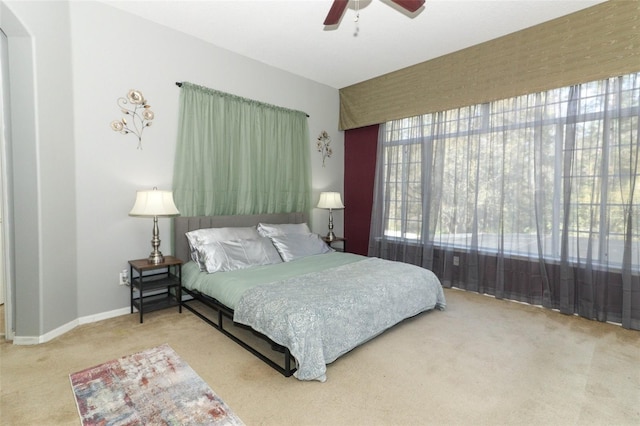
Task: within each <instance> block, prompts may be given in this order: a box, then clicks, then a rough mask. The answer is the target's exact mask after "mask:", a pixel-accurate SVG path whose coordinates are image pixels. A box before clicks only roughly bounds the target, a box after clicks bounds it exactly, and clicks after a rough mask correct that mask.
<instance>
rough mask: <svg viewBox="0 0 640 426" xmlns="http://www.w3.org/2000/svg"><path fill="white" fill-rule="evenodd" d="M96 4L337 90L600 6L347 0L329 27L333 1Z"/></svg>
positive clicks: (522, 0)
mask: <svg viewBox="0 0 640 426" xmlns="http://www.w3.org/2000/svg"><path fill="white" fill-rule="evenodd" d="M102 1H103V2H104V3H107V4H109V5H111V6H114V7H116V8H119V9H122V10H124V11H127V12H130V13H132V14H135V15H138V16H141V17H143V18H146V19H148V20H150V21H153V22H156V23H159V24H162V25H165V26H167V27H170V28H173V29H176V30H178V31H181V32H183V33H187V34H190V35H193V36H195V37H197V38H199V39H202V40H205V41H207V42H209V43H211V44H214V45H216V46H219V47H222V48H224V49H227V50H230V51H233V52H236V53H238V54H240V55H243V56H247V57H249V58H252V59H255V60H257V61H260V62H263V63H265V64H268V65H271V66H274V67H276V68H280V69H283V70H286V71H288V72H291V73H293V74H296V75H299V76H302V77H305V78H308V79H311V80H314V81H317V82H319V83H322V84H325V85H327V86H330V87H334V88H337V89H339V88H342V87H346V86H350V85H352V84H355V83H358V82H361V81H364V80H368V79H370V78H373V77H377V76H380V75H383V74H386V73H388V72H391V71H395V70H398V69H401V68H405V67H407V66H410V65H414V64H417V63H420V62H424V61H427V60H429V59H433V58H436V57H438V56H442V55H445V54H447V53H450V52H454V51H457V50H460V49H464V48H466V47H470V46H473V45H475V44H478V43H482V42H484V41H488V40H491V39H494V38H497V37H500V36H503V35H505V34H509V33H512V32H515V31H518V30H521V29H524V28H527V27H531V26H533V25H536V24H539V23H541V22H545V21H549V20H551V19H554V18H558V17H560V16H564V15H568V14H570V13H573V12H576V11H578V10H581V9H585V8H587V7H590V6H593V5H595V4H598V3H602V2H603V1H604V0H426V3H425V5H424V6H423V7H422V8H420V9H418V10H417V11H416V12H415V13H413V14H410V13H408V12H406V11H404V10H403V9H401V8H400V7H398V6H396V5H395V4H394V3H392V2H391V0H359V1H356V0H350V1H349V6H348V9H347V10H346V12H345V13H344V15H343V17H342V20H341V22H340V23H339V25H337V26H331V27H325V26H324V25H323V24H322V23H323V21H324V19H325V17H326V15H327V13H328V12H329V9H330V7H331V4H332V0H196V1H189V0H162V1H161V0H153V1H149V0H146V1H137V0H136V1H134V0H126V1H121V0H102ZM356 9H358V11H357V10H356ZM357 14H358V15H359V19H358V20H357V22H356V21H355V17H356V15H357Z"/></svg>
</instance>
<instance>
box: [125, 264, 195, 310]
mask: <svg viewBox="0 0 640 426" xmlns="http://www.w3.org/2000/svg"><path fill="white" fill-rule="evenodd" d="M129 268H130V274H129V277H131V285H130V288H131V313H133V308H136V309H137V310H138V312H140V323H142V319H143V315H144V313H145V312H151V311H155V310H158V309H164V308H168V307H170V306H178V312H180V313H182V303H181V301H182V260H180V259H178V258H177V257H173V256H165V257H164V262H162V263H157V264H154V263H149V260H148V259H137V260H130V261H129ZM133 271H136V276H134V275H133ZM154 271H158V272H154ZM150 272H152V273H150ZM134 287H135V289H136V290H138V295H137V297H134V292H133V290H134ZM171 290H173V292H172V291H171ZM147 293H151V294H147Z"/></svg>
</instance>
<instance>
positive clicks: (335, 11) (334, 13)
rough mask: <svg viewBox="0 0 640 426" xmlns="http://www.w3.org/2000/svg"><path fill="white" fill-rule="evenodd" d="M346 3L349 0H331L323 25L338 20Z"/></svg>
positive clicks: (334, 22) (335, 22)
mask: <svg viewBox="0 0 640 426" xmlns="http://www.w3.org/2000/svg"><path fill="white" fill-rule="evenodd" d="M423 3H424V1H423ZM347 4H349V0H333V4H332V5H331V9H329V13H328V14H327V17H326V18H325V20H324V25H335V24H337V23H338V22H340V18H342V14H343V13H344V10H345V9H346V8H347Z"/></svg>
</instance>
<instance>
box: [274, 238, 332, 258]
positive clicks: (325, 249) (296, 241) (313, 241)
mask: <svg viewBox="0 0 640 426" xmlns="http://www.w3.org/2000/svg"><path fill="white" fill-rule="evenodd" d="M271 241H273V245H274V246H276V249H278V253H280V257H282V260H284V261H285V262H290V261H292V260H295V259H300V258H301V257H306V256H313V255H315V254H324V253H330V252H332V251H335V250H333V249H332V248H331V247H329V246H328V245H327V243H325V242H324V241H322V239H321V238H320V236H319V235H318V234H311V233H309V234H287V235H275V236H273V237H271Z"/></svg>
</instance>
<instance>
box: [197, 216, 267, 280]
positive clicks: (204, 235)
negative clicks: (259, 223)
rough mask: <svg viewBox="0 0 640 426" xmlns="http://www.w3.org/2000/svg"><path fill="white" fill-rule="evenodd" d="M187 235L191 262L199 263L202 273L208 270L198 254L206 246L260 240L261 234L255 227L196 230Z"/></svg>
mask: <svg viewBox="0 0 640 426" xmlns="http://www.w3.org/2000/svg"><path fill="white" fill-rule="evenodd" d="M185 235H186V236H187V240H188V241H189V249H190V251H191V260H193V261H194V262H196V263H198V265H199V266H200V270H201V271H204V270H205V269H206V268H205V266H204V263H203V262H201V260H200V259H199V256H198V252H199V250H200V249H201V248H202V247H203V246H204V245H206V244H210V243H213V242H215V241H232V240H247V239H254V238H260V234H258V230H257V229H256V228H255V226H245V227H226V228H204V229H196V230H195V231H189V232H187V233H186V234H185Z"/></svg>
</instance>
